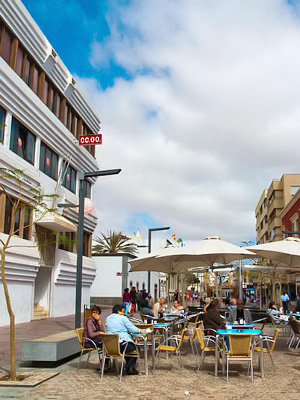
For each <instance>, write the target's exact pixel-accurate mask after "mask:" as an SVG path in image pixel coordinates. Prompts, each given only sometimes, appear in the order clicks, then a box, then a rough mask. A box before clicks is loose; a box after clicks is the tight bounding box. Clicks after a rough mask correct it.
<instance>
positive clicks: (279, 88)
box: [24, 0, 300, 244]
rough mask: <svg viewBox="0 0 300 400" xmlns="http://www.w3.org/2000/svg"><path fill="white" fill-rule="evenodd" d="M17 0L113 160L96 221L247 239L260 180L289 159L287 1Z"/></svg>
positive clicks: (298, 101) (291, 26)
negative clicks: (116, 171)
mask: <svg viewBox="0 0 300 400" xmlns="http://www.w3.org/2000/svg"><path fill="white" fill-rule="evenodd" d="M24 5H25V6H26V7H27V9H28V10H29V12H30V13H31V15H32V17H33V18H34V19H35V21H36V22H37V24H38V25H39V26H40V28H41V30H42V31H43V33H44V34H45V35H46V37H47V38H48V40H49V41H50V43H51V44H52V46H53V47H54V48H55V50H56V51H57V53H58V54H59V56H60V58H61V59H62V60H63V62H64V63H65V64H66V66H67V68H68V69H69V70H70V72H71V73H72V74H74V75H75V78H76V82H77V83H78V84H79V85H80V86H81V87H82V89H83V91H85V92H86V93H87V95H88V97H89V100H90V101H91V102H92V103H93V105H94V108H95V109H96V110H97V112H98V114H99V115H100V118H101V129H102V135H103V145H101V146H97V152H96V155H97V161H98V163H99V167H100V168H101V169H110V168H122V173H121V174H120V175H119V176H118V177H114V178H107V179H103V180H98V181H97V184H96V185H95V191H94V195H95V206H96V208H97V212H98V216H99V224H98V227H97V232H96V234H97V233H99V232H107V231H109V230H111V229H113V230H120V231H122V232H123V233H125V234H127V235H130V233H132V232H133V231H135V230H137V229H138V228H139V229H140V230H141V232H142V234H143V235H144V236H146V235H147V228H150V227H155V226H171V230H170V235H172V234H173V233H174V234H176V235H177V236H180V237H182V239H183V240H184V241H185V242H187V241H189V240H198V239H199V240H200V239H203V238H204V237H206V236H212V235H217V236H221V238H222V239H224V240H228V241H231V242H233V243H236V244H240V243H241V242H242V241H245V240H246V241H248V240H254V239H255V207H256V204H257V202H258V200H259V198H260V196H261V194H262V191H263V189H264V188H266V187H268V186H269V185H270V184H271V182H272V180H273V179H280V178H281V176H282V175H283V174H285V173H299V172H300V170H299V154H298V153H299V151H298V149H299V146H300V135H299V132H300V113H299V109H300V95H299V93H300V79H299V71H300V53H299V48H300V22H299V1H287V0H246V1H243V2H241V1H240V0H228V1H226V2H225V1H224V0H201V1H200V0H131V1H125V0H124V1H116V0H115V1H113V0H111V1H109V0H101V1H100V0H90V1H85V0H65V1H61V0H35V1H32V0H24ZM150 225H151V226H150ZM153 225H155V226H153Z"/></svg>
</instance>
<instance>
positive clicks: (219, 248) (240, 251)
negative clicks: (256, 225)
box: [157, 236, 255, 267]
mask: <svg viewBox="0 0 300 400" xmlns="http://www.w3.org/2000/svg"><path fill="white" fill-rule="evenodd" d="M253 257H255V254H254V253H253V252H251V251H249V250H247V249H245V248H244V247H239V246H236V245H234V244H231V243H229V242H226V241H224V240H221V239H220V238H219V237H218V236H212V237H207V238H206V239H204V240H200V241H199V242H196V243H192V244H190V245H187V246H185V247H180V248H175V249H174V251H173V253H171V254H164V255H162V254H161V255H160V256H158V257H157V260H161V259H167V258H170V259H171V260H172V261H173V262H177V263H184V262H188V263H193V262H194V263H196V264H197V266H211V267H212V266H213V265H214V264H215V263H218V264H229V263H231V262H232V261H235V260H241V259H243V258H253Z"/></svg>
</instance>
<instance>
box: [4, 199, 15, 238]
mask: <svg viewBox="0 0 300 400" xmlns="http://www.w3.org/2000/svg"><path fill="white" fill-rule="evenodd" d="M12 209H13V207H12V203H11V201H10V200H9V198H8V197H6V202H5V216H4V233H6V234H7V235H8V234H9V231H10V224H11V216H12Z"/></svg>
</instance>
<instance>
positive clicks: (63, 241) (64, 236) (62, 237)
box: [58, 232, 75, 253]
mask: <svg viewBox="0 0 300 400" xmlns="http://www.w3.org/2000/svg"><path fill="white" fill-rule="evenodd" d="M74 241H75V234H74V232H63V233H60V234H59V236H58V248H59V249H60V250H65V251H69V252H71V253H74V250H73V249H74V247H73V244H74Z"/></svg>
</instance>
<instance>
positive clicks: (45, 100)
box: [43, 79, 49, 104]
mask: <svg viewBox="0 0 300 400" xmlns="http://www.w3.org/2000/svg"><path fill="white" fill-rule="evenodd" d="M48 87H49V82H48V81H47V79H45V82H44V93H43V102H44V103H45V104H47V103H48Z"/></svg>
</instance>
